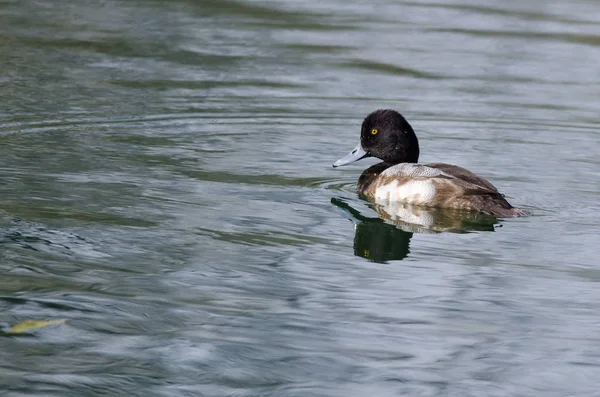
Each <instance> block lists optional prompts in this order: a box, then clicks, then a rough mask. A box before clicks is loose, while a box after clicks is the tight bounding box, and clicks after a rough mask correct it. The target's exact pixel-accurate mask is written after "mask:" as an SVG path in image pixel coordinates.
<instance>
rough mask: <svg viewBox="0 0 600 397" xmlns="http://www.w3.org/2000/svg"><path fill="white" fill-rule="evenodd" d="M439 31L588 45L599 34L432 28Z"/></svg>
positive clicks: (597, 39)
mask: <svg viewBox="0 0 600 397" xmlns="http://www.w3.org/2000/svg"><path fill="white" fill-rule="evenodd" d="M434 31H436V32H441V33H457V34H461V35H469V36H482V37H504V38H522V39H535V40H541V41H564V42H569V43H575V44H584V45H588V46H594V47H595V46H598V45H600V35H593V34H577V33H550V32H534V31H510V30H480V29H464V28H460V29H456V28H442V29H434Z"/></svg>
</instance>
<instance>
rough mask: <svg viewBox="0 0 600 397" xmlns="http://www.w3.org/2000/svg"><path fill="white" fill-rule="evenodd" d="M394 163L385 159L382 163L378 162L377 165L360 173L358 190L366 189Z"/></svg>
mask: <svg viewBox="0 0 600 397" xmlns="http://www.w3.org/2000/svg"><path fill="white" fill-rule="evenodd" d="M393 165H394V164H392V163H386V162H385V161H384V162H382V163H377V164H375V165H372V166H370V167H369V168H367V169H366V170H364V171H363V173H362V174H360V177H359V178H358V186H357V187H358V191H359V192H362V191H364V190H365V189H366V188H367V187H368V186H369V185H370V184H371V183H372V182H373V181H374V180H375V179H376V178H377V177H378V176H379V174H381V173H382V172H383V171H385V170H386V169H388V168H390V167H391V166H393Z"/></svg>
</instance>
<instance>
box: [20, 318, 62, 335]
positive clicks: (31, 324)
mask: <svg viewBox="0 0 600 397" xmlns="http://www.w3.org/2000/svg"><path fill="white" fill-rule="evenodd" d="M66 322H67V320H50V321H45V320H26V321H23V322H22V323H19V324H17V325H13V326H12V327H10V330H9V331H10V332H11V333H13V334H20V333H23V332H27V331H31V330H33V329H38V328H43V327H47V326H49V325H54V324H64V323H66Z"/></svg>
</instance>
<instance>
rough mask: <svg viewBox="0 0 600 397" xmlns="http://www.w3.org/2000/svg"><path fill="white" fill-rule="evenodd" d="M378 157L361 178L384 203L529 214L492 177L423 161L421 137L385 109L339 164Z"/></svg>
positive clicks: (368, 121)
mask: <svg viewBox="0 0 600 397" xmlns="http://www.w3.org/2000/svg"><path fill="white" fill-rule="evenodd" d="M367 157H376V158H378V159H380V160H382V162H380V163H377V164H375V165H373V166H371V167H369V168H367V169H366V170H365V171H364V172H363V173H362V174H361V175H360V177H359V179H358V185H357V188H358V192H359V193H360V194H362V195H364V196H366V197H367V198H368V199H371V200H374V201H375V202H376V203H378V204H383V203H389V202H400V203H403V204H408V205H414V206H418V207H430V208H449V209H453V210H459V211H474V212H480V213H484V214H488V215H491V216H494V217H515V216H526V215H529V214H528V213H527V212H525V211H523V210H521V209H519V208H515V207H513V206H512V205H510V204H509V202H508V201H507V200H506V199H505V197H504V195H503V194H502V193H500V192H499V191H498V189H496V187H495V186H494V185H492V184H491V183H490V182H489V181H487V180H486V179H484V178H482V177H480V176H477V175H476V174H474V173H472V172H471V171H469V170H467V169H465V168H463V167H459V166H457V165H452V164H444V163H427V164H422V163H419V162H418V161H419V140H418V139H417V135H416V134H415V132H414V130H413V128H412V127H411V125H410V124H409V123H408V121H406V119H405V118H404V116H402V115H401V114H400V113H399V112H397V111H396V110H392V109H379V110H376V111H374V112H372V113H370V114H369V115H368V116H367V117H366V118H365V119H364V121H363V122H362V126H361V131H360V142H359V143H358V145H356V147H355V148H354V149H352V151H351V152H350V153H348V154H347V155H346V156H344V157H342V158H340V159H339V160H337V161H336V162H335V163H333V167H341V166H344V165H348V164H351V163H354V162H355V161H358V160H361V159H364V158H367Z"/></svg>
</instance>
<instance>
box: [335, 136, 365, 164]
mask: <svg viewBox="0 0 600 397" xmlns="http://www.w3.org/2000/svg"><path fill="white" fill-rule="evenodd" d="M368 155H369V153H367V152H365V149H363V148H362V146H361V145H360V142H359V143H358V145H356V147H355V148H354V149H352V151H351V152H350V153H348V154H347V155H345V156H344V157H342V158H341V159H339V160H338V161H336V162H335V163H333V166H334V167H339V166H342V165H346V164H350V163H354V162H355V161H358V160H360V159H362V158H365V157H367V156H368Z"/></svg>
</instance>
